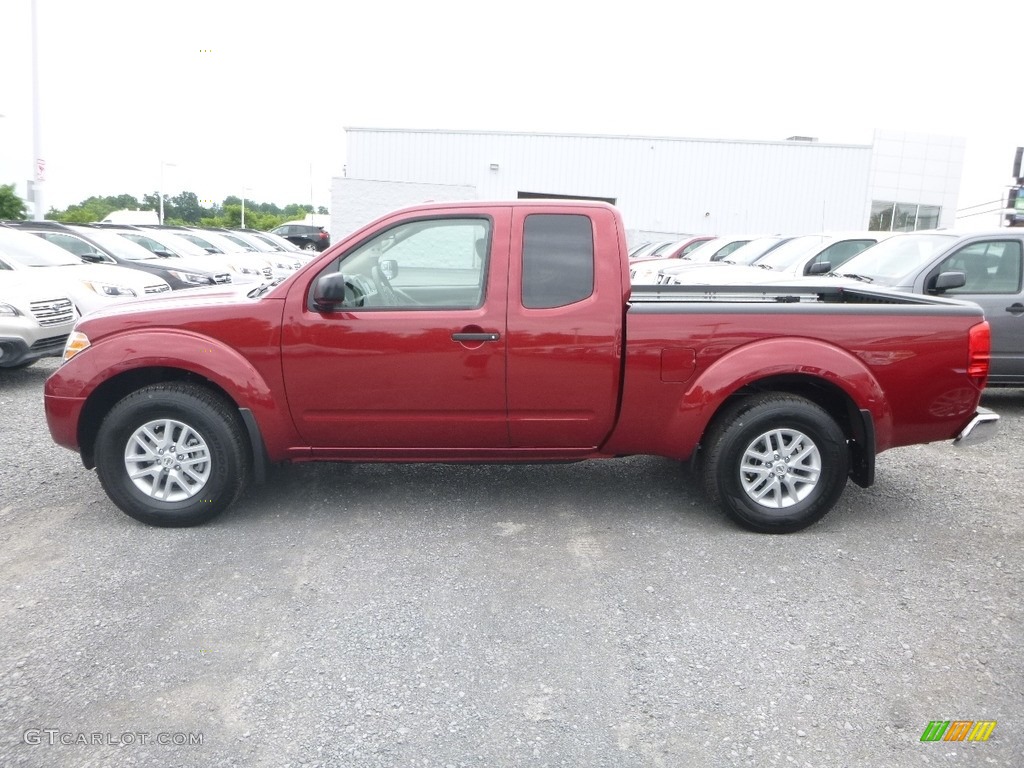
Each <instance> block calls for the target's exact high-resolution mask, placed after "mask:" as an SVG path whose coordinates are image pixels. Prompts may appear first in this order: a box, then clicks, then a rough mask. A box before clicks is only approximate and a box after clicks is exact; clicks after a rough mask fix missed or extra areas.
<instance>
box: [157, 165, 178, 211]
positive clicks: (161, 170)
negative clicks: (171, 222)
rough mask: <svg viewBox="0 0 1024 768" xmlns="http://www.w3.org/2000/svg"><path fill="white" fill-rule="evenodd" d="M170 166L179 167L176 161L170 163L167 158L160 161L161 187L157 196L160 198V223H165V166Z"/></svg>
mask: <svg viewBox="0 0 1024 768" xmlns="http://www.w3.org/2000/svg"><path fill="white" fill-rule="evenodd" d="M168 165H169V166H170V167H171V168H177V166H176V165H175V164H174V163H168V162H167V161H166V160H161V161H160V188H159V189H158V190H157V193H156V195H157V197H159V198H160V223H161V224H163V223H164V166H168Z"/></svg>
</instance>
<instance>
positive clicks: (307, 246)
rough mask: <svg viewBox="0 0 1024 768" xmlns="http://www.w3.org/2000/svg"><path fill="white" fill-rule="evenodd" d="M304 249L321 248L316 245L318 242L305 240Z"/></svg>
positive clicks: (315, 249) (314, 249)
mask: <svg viewBox="0 0 1024 768" xmlns="http://www.w3.org/2000/svg"><path fill="white" fill-rule="evenodd" d="M302 250H304V251H319V250H320V249H319V248H317V247H316V243H314V242H312V241H309V242H305V243H303V244H302Z"/></svg>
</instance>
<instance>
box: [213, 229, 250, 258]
mask: <svg viewBox="0 0 1024 768" xmlns="http://www.w3.org/2000/svg"><path fill="white" fill-rule="evenodd" d="M217 234H219V235H220V236H221V237H223V238H224V239H225V240H227V241H228V242H231V243H234V244H235V245H236V246H237V247H236V248H235V250H236V251H251V252H253V253H255V252H256V251H258V250H259V249H258V248H256V247H255V246H254V245H252V244H251V243H249V241H247V240H245V239H244V238H242V237H239V236H238V235H234V234H230V235H229V234H228V233H227V232H218V233H217Z"/></svg>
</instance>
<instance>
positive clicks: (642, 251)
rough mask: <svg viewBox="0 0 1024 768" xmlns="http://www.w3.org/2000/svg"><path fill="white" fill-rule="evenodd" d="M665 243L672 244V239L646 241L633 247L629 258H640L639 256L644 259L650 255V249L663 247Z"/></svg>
mask: <svg viewBox="0 0 1024 768" xmlns="http://www.w3.org/2000/svg"><path fill="white" fill-rule="evenodd" d="M667 245H672V241H671V240H667V241H666V240H659V241H657V242H654V243H647V244H646V245H641V246H640V247H639V248H636V249H634V251H633V253H631V254H630V255H629V258H631V259H640V258H644V259H646V258H647V257H648V256H650V255H651V251H653V250H655V249H657V248H664V247H665V246H667Z"/></svg>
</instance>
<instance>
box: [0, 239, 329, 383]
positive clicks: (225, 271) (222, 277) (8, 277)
mask: <svg viewBox="0 0 1024 768" xmlns="http://www.w3.org/2000/svg"><path fill="white" fill-rule="evenodd" d="M316 253H317V249H316V248H305V249H304V248H300V247H298V246H296V245H295V244H293V243H292V242H290V241H289V240H287V239H285V238H284V237H281V236H279V235H276V234H273V233H270V232H260V231H257V230H252V229H238V230H230V229H215V228H209V229H203V228H195V227H175V226H166V225H165V226H159V225H134V226H132V225H124V224H79V225H66V224H61V223H58V222H53V221H2V222H0V369H3V368H7V369H10V368H22V367H25V366H28V365H31V364H32V363H33V362H35V361H36V360H38V359H39V358H40V357H45V356H49V355H59V354H60V353H61V351H62V350H63V348H64V342H65V340H66V339H67V336H68V334H69V333H70V332H71V329H72V327H73V325H74V323H75V321H76V320H77V319H78V317H80V316H81V315H84V314H87V313H89V312H92V311H94V310H96V309H99V308H101V307H107V306H110V305H112V304H116V303H118V302H122V301H126V300H137V299H140V298H146V297H150V296H159V295H161V294H166V293H167V292H169V291H176V290H186V289H187V290H194V291H203V290H206V289H211V288H223V287H224V286H226V285H230V284H241V285H243V286H245V285H246V284H263V283H266V282H273V281H276V280H281V279H284V278H285V277H287V276H288V275H290V274H292V273H293V272H295V270H296V269H298V268H299V267H300V266H301V265H302V264H303V263H305V262H306V261H308V260H309V259H310V258H312V257H313V256H315V255H316Z"/></svg>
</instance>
